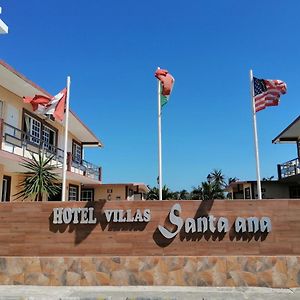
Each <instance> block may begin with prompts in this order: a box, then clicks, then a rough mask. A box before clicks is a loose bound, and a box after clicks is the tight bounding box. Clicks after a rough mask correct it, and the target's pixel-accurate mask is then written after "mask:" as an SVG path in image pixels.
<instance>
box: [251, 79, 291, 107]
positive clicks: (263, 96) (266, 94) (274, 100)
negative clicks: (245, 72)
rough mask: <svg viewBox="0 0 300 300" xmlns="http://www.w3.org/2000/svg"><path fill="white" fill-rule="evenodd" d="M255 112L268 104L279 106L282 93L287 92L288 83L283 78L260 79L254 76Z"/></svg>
mask: <svg viewBox="0 0 300 300" xmlns="http://www.w3.org/2000/svg"><path fill="white" fill-rule="evenodd" d="M253 84H254V101H255V112H258V111H260V110H262V109H265V108H266V106H277V105H278V103H279V98H280V96H281V95H283V94H285V93H286V89H287V87H286V83H285V82H283V81H281V80H269V79H258V78H255V77H253Z"/></svg>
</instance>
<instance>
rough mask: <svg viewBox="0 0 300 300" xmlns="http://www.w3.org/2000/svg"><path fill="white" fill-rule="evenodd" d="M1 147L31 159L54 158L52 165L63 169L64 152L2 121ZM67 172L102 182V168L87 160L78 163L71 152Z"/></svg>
mask: <svg viewBox="0 0 300 300" xmlns="http://www.w3.org/2000/svg"><path fill="white" fill-rule="evenodd" d="M0 146H1V150H4V151H7V152H9V153H13V154H16V155H18V156H21V157H24V158H29V159H30V158H31V157H32V155H37V154H38V153H40V152H42V153H44V155H45V156H46V157H50V156H53V159H52V160H51V164H52V165H54V166H55V167H57V168H62V167H63V157H64V151H63V150H62V149H60V148H58V147H55V146H53V145H51V144H49V143H46V142H45V141H43V140H42V139H40V138H38V137H36V136H32V135H30V134H28V133H26V132H24V131H22V130H20V129H18V128H16V127H14V126H11V125H9V124H7V123H5V122H4V121H3V120H1V119H0ZM67 171H69V172H73V173H77V174H80V175H83V176H86V177H89V178H91V179H94V180H98V181H101V167H98V166H96V165H94V164H92V163H90V162H87V161H85V160H81V161H80V162H76V161H74V160H73V157H72V154H71V153H70V152H68V153H67Z"/></svg>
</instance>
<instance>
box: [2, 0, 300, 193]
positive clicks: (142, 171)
mask: <svg viewBox="0 0 300 300" xmlns="http://www.w3.org/2000/svg"><path fill="white" fill-rule="evenodd" d="M0 5H1V6H2V10H3V12H2V15H1V18H2V19H3V20H4V21H5V22H6V23H7V25H8V26H9V34H8V35H6V36H1V37H0V53H1V58H2V59H4V60H5V61H6V62H7V63H9V64H10V65H12V66H13V67H14V68H16V69H17V70H18V71H20V72H21V73H23V74H24V75H25V76H27V77H28V78H29V79H31V80H33V81H34V82H36V83H37V84H39V85H40V86H42V87H43V88H45V89H46V90H48V91H49V92H50V93H52V94H55V93H57V92H58V91H59V90H61V89H62V87H64V85H65V80H66V76H67V75H71V77H72V86H71V100H70V101H71V107H72V109H73V110H74V111H75V112H76V113H77V114H78V115H79V116H80V118H81V119H82V120H84V122H85V123H86V124H87V125H88V126H89V127H90V128H91V129H92V130H93V131H94V132H95V133H96V135H97V136H98V137H99V138H100V139H101V140H102V141H103V143H104V145H105V147H104V148H103V149H92V150H90V151H88V152H87V157H86V158H87V159H88V160H89V161H92V162H94V163H96V164H99V165H101V166H102V167H103V180H104V182H105V183H108V182H131V181H138V182H145V183H146V184H149V185H151V186H153V185H155V184H156V177H157V173H158V171H157V169H158V168H157V164H158V163H157V98H156V97H157V95H156V92H157V82H156V80H155V78H154V75H153V74H154V72H155V69H156V68H157V66H160V67H161V68H166V69H168V70H169V71H170V72H171V73H172V75H173V76H174V77H175V79H176V83H175V87H174V90H173V93H172V95H171V97H170V101H169V103H168V104H167V106H165V107H164V110H163V120H162V127H163V177H164V183H165V184H166V185H167V186H169V187H170V188H171V189H173V190H176V189H183V188H185V189H188V190H190V189H191V187H192V186H197V185H198V184H200V183H201V181H204V180H205V179H206V176H207V174H208V173H209V172H210V171H211V170H212V169H214V168H218V169H222V171H223V173H224V174H226V175H227V176H228V177H234V176H236V177H238V178H239V179H241V180H242V179H245V180H247V179H249V180H250V179H252V180H255V159H254V145H253V130H252V116H251V106H250V95H249V94H250V92H249V69H250V68H253V70H254V75H255V76H257V77H259V78H269V79H281V80H284V81H285V82H286V83H287V84H288V93H287V94H286V95H284V96H283V97H282V100H281V103H280V105H279V106H278V107H271V108H267V109H265V110H264V111H261V112H259V113H258V115H257V121H258V134H259V146H260V157H261V175H262V177H269V176H272V175H277V174H276V173H277V172H276V165H277V163H282V162H285V161H287V160H290V159H293V158H295V157H296V156H297V153H296V146H295V145H273V144H272V143H271V141H272V139H273V138H274V137H275V136H276V135H277V134H278V133H279V132H281V130H282V129H284V128H285V127H286V126H287V125H288V124H290V123H291V122H292V121H293V120H294V119H295V118H296V117H297V116H298V115H299V110H300V109H299V107H300V106H299V102H300V99H299V98H300V96H299V90H300V80H299V77H300V76H299V71H300V59H299V53H300V35H299V28H300V18H299V11H300V3H299V1H296V0H295V1H288V2H287V3H285V2H283V1H277V0H275V1H259V0H254V1H238V0H227V1H179V0H173V1H170V0H165V1H156V0H152V1H140V0H128V1H122V0H119V1H117V0H110V1H102V0H99V1H96V0H93V1H81V0H78V1H69V0H64V1H58V0H52V1H38V0H35V1H33V0H27V1H16V0H14V1H13V0H12V1H1V3H0Z"/></svg>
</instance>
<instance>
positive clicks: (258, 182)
mask: <svg viewBox="0 0 300 300" xmlns="http://www.w3.org/2000/svg"><path fill="white" fill-rule="evenodd" d="M249 76H250V95H251V105H252V114H253V133H254V146H255V159H256V180H257V194H258V199H259V200H261V199H262V197H261V183H260V164H259V152H258V137H257V126H256V111H255V101H254V83H253V72H252V70H250V72H249Z"/></svg>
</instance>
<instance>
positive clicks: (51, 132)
mask: <svg viewBox="0 0 300 300" xmlns="http://www.w3.org/2000/svg"><path fill="white" fill-rule="evenodd" d="M23 131H25V132H26V134H27V135H26V139H27V140H28V141H29V142H31V143H34V144H36V145H40V144H41V141H43V142H44V144H43V146H44V148H45V149H47V150H50V151H51V152H54V150H55V147H56V140H57V129H56V128H54V127H52V126H51V125H49V124H47V123H46V122H45V121H43V120H42V119H39V118H37V117H35V116H33V115H31V113H30V112H27V111H26V112H25V113H24V119H23Z"/></svg>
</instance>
